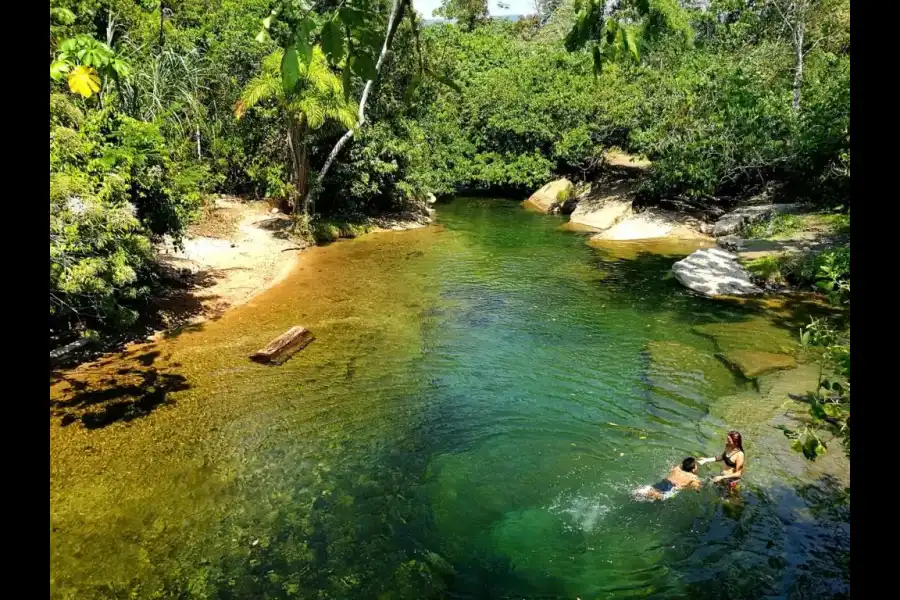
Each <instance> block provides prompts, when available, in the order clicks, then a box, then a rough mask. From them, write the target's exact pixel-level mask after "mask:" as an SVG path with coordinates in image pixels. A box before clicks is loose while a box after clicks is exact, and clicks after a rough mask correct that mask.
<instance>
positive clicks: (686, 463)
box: [681, 456, 697, 473]
mask: <svg viewBox="0 0 900 600" xmlns="http://www.w3.org/2000/svg"><path fill="white" fill-rule="evenodd" d="M696 466H697V459H696V458H694V457H693V456H688V457H687V458H686V459H684V460H683V461H681V470H682V471H687V472H688V473H691V472H693V470H694V468H695V467H696Z"/></svg>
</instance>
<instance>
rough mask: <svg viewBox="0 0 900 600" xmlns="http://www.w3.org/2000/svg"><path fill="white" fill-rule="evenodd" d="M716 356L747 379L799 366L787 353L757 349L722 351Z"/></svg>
mask: <svg viewBox="0 0 900 600" xmlns="http://www.w3.org/2000/svg"><path fill="white" fill-rule="evenodd" d="M716 356H717V357H719V358H720V359H721V360H722V361H723V362H725V364H727V365H728V366H730V367H731V368H733V369H735V370H737V371H739V372H740V373H741V375H743V376H744V377H746V378H747V379H755V378H756V377H759V376H760V375H765V374H766V373H771V372H773V371H779V370H781V369H793V368H794V367H796V366H797V361H796V360H794V358H793V357H792V356H788V355H787V354H773V353H771V352H758V351H755V350H732V351H730V352H720V353H719V354H716Z"/></svg>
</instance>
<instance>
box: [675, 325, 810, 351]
mask: <svg viewBox="0 0 900 600" xmlns="http://www.w3.org/2000/svg"><path fill="white" fill-rule="evenodd" d="M692 329H693V331H694V333H699V334H700V335H703V336H706V337H709V338H712V340H713V341H714V342H715V343H716V347H717V348H718V349H719V351H720V352H733V351H740V350H752V351H756V352H770V353H773V354H792V353H794V352H795V351H796V350H797V347H798V341H797V339H796V338H795V337H794V335H793V334H792V333H791V332H790V331H788V330H785V329H782V328H781V327H776V326H775V325H773V324H772V322H771V321H769V320H768V319H766V318H763V317H753V318H750V319H747V320H745V321H739V322H736V323H708V324H706V325H695V326H694V327H693V328H692Z"/></svg>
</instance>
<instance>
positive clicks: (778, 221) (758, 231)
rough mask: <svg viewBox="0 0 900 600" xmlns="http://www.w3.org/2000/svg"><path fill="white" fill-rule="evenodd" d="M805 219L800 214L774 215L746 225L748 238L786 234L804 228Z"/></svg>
mask: <svg viewBox="0 0 900 600" xmlns="http://www.w3.org/2000/svg"><path fill="white" fill-rule="evenodd" d="M805 225H806V220H805V219H803V217H801V216H800V215H775V216H773V217H772V218H771V219H769V220H766V221H759V222H756V223H753V224H751V225H749V226H748V227H747V230H746V233H745V235H746V237H748V238H763V239H767V238H773V237H780V236H788V235H791V234H793V233H797V232H798V231H803V230H804V229H805Z"/></svg>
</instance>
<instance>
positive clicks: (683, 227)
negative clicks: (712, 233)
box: [591, 209, 706, 241]
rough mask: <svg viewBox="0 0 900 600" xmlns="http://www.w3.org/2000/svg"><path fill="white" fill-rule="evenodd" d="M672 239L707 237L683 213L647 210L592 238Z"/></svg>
mask: <svg viewBox="0 0 900 600" xmlns="http://www.w3.org/2000/svg"><path fill="white" fill-rule="evenodd" d="M659 238H670V239H683V240H692V239H700V238H702V239H706V238H705V237H704V236H702V235H701V234H699V233H698V232H697V229H696V228H695V227H693V226H691V224H690V223H689V222H688V219H687V218H685V217H684V216H683V215H676V214H674V213H670V212H668V211H661V210H649V209H648V210H645V211H643V212H640V213H637V214H629V215H628V216H626V217H625V218H624V219H622V220H620V221H618V222H617V223H616V224H615V225H613V226H612V227H610V228H609V229H607V230H605V231H602V232H600V233H598V234H597V235H595V236H593V237H592V238H591V239H592V240H607V241H629V240H652V239H659Z"/></svg>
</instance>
